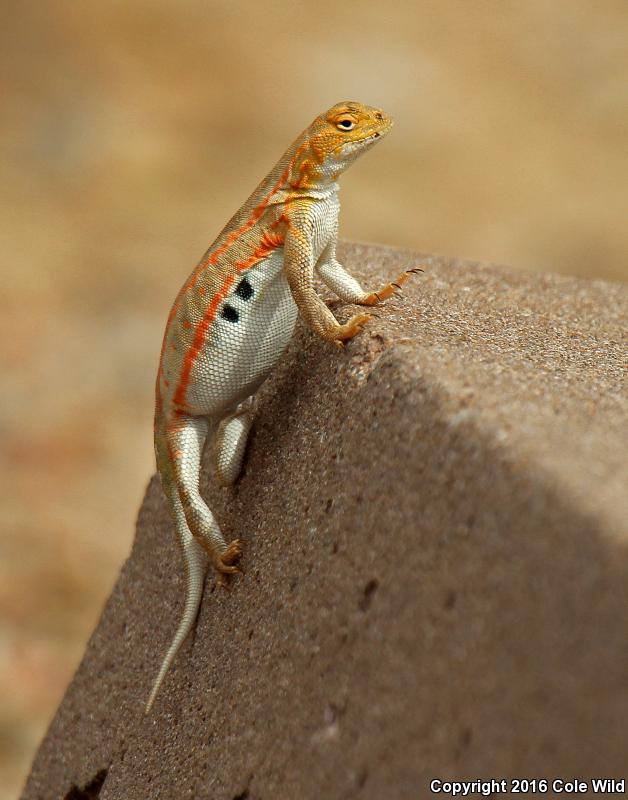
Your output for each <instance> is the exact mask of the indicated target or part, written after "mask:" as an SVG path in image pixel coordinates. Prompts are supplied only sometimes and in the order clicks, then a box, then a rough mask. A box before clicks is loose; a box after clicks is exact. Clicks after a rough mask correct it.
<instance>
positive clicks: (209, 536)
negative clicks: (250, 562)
mask: <svg viewBox="0 0 628 800" xmlns="http://www.w3.org/2000/svg"><path fill="white" fill-rule="evenodd" d="M208 429H209V421H208V420H207V419H206V418H204V417H192V416H188V415H186V414H181V415H179V416H177V417H176V418H174V419H173V420H170V421H169V422H168V424H167V425H166V427H165V438H166V443H167V452H168V458H169V465H168V466H169V467H170V469H169V470H168V472H170V474H171V475H172V480H173V483H174V486H175V487H176V491H177V494H178V496H179V499H180V501H181V506H182V508H183V512H184V514H185V519H186V522H187V524H188V526H189V529H190V531H191V532H192V534H193V536H194V538H195V539H196V541H197V542H198V543H199V544H200V545H201V546H202V547H204V548H205V550H206V551H207V552H208V554H209V556H210V558H211V560H212V563H213V565H214V567H215V568H216V569H217V570H218V572H220V573H229V572H238V571H239V570H238V568H237V567H236V566H234V565H233V562H234V561H236V560H237V559H238V557H239V556H240V554H241V553H242V543H241V542H240V540H239V539H235V540H234V541H233V542H231V543H230V544H227V543H226V542H225V540H224V538H223V536H222V533H221V532H220V528H219V527H218V523H217V522H216V520H215V519H214V515H213V514H212V513H211V511H210V510H209V508H208V507H207V504H206V503H205V501H204V500H203V498H202V497H201V495H200V492H199V472H200V468H201V454H202V452H203V446H204V444H205V440H206V438H207V432H208ZM160 471H161V472H162V475H163V470H160Z"/></svg>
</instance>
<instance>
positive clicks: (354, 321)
mask: <svg viewBox="0 0 628 800" xmlns="http://www.w3.org/2000/svg"><path fill="white" fill-rule="evenodd" d="M372 316H373V315H372V314H356V315H355V316H353V317H351V319H350V320H349V321H348V322H345V324H344V325H339V326H338V327H337V328H336V330H335V331H334V332H333V339H334V343H335V344H337V345H338V347H343V346H344V342H347V341H349V339H353V337H354V336H355V335H356V333H359V332H360V331H361V330H362V328H363V327H364V326H365V325H366V323H367V322H368V321H369V320H370V319H371V317H372Z"/></svg>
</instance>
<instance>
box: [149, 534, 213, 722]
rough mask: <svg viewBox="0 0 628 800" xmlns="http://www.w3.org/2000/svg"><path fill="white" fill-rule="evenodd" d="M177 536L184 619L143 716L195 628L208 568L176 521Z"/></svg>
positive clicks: (202, 555)
mask: <svg viewBox="0 0 628 800" xmlns="http://www.w3.org/2000/svg"><path fill="white" fill-rule="evenodd" d="M177 534H178V536H179V540H180V542H181V548H182V550H183V560H184V563H185V572H186V584H187V586H186V597H185V608H184V610H183V615H182V617H181V621H180V622H179V627H178V628H177V632H176V633H175V635H174V638H173V640H172V643H171V644H170V647H169V648H168V652H167V653H166V655H165V656H164V660H163V661H162V662H161V667H160V668H159V672H158V673H157V677H156V678H155V682H154V683H153V688H152V689H151V692H150V696H149V698H148V702H147V703H146V708H145V709H144V713H145V714H148V712H149V711H150V709H151V706H152V705H153V702H154V700H155V697H156V696H157V692H158V691H159V687H160V686H161V684H162V681H163V679H164V678H165V676H166V673H167V672H168V670H169V668H170V665H171V664H172V662H173V660H174V657H175V656H176V654H177V652H178V651H179V648H180V647H181V645H182V644H183V642H184V641H185V639H186V637H187V635H188V633H189V632H190V630H191V629H192V626H193V625H194V620H195V619H196V615H197V614H198V608H199V605H200V603H201V595H202V594H203V582H204V578H205V571H206V568H207V557H206V555H205V551H204V550H203V548H202V547H201V546H200V545H199V544H198V542H197V541H196V539H195V538H194V537H193V536H192V534H191V533H190V531H189V530H188V527H187V525H186V524H185V522H184V521H183V520H181V519H179V520H177Z"/></svg>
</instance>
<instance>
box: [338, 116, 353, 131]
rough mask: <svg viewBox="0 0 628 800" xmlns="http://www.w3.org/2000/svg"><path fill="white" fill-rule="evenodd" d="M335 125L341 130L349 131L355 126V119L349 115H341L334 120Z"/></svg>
mask: <svg viewBox="0 0 628 800" xmlns="http://www.w3.org/2000/svg"><path fill="white" fill-rule="evenodd" d="M336 127H337V128H338V129H339V130H341V131H350V130H351V129H352V128H355V121H354V120H352V119H351V118H350V117H341V118H340V119H339V120H336Z"/></svg>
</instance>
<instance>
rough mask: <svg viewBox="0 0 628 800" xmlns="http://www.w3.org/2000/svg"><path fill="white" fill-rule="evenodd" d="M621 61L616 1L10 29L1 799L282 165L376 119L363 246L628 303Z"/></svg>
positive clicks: (162, 5) (0, 35)
mask: <svg viewBox="0 0 628 800" xmlns="http://www.w3.org/2000/svg"><path fill="white" fill-rule="evenodd" d="M627 38H628V8H627V7H626V4H625V3H624V2H623V1H622V0H618V1H617V2H611V1H609V0H605V1H604V2H593V0H555V2H553V3H547V2H545V0H529V1H528V2H526V3H519V2H482V3H462V2H454V0H438V2H425V1H424V0H420V2H401V3H396V4H395V6H394V13H393V9H391V8H390V7H387V6H385V5H383V4H381V3H377V2H371V1H370V0H367V1H366V2H361V3H359V4H358V3H345V4H341V5H338V4H336V3H332V2H327V1H326V0H324V1H323V2H318V3H317V4H316V5H315V6H313V5H312V4H308V5H303V4H299V3H289V2H287V1H286V0H278V1H277V2H273V3H266V4H259V3H256V4H254V3H227V2H214V3H208V2H200V1H199V2H193V1H192V0H189V2H183V3H175V2H174V1H173V0H161V2H155V1H154V0H153V1H152V2H148V0H134V2H118V1H113V2H109V3H107V4H97V3H95V2H84V3H80V4H77V3H74V2H54V3H53V2H25V3H20V4H13V5H7V4H5V7H4V8H3V11H2V14H1V18H0V58H1V59H2V66H3V69H2V71H1V73H0V96H1V97H2V112H3V113H2V115H1V116H0V145H1V146H0V152H1V162H0V247H1V252H2V259H3V267H2V274H3V282H2V286H3V291H2V293H1V295H0V304H1V305H0V332H1V333H2V341H3V347H2V351H1V358H2V376H3V378H2V398H1V405H0V432H1V434H2V448H1V451H0V480H1V481H2V486H3V488H4V493H3V502H2V504H1V507H0V524H1V530H0V537H1V538H0V553H1V560H0V696H2V703H0V800H6V799H7V798H10V797H13V796H15V793H16V791H17V788H18V786H19V785H20V783H21V781H22V780H23V776H24V774H25V772H26V770H27V768H28V764H29V761H30V759H31V757H32V754H33V752H34V748H35V747H36V744H37V742H38V740H39V739H40V737H41V736H42V734H43V732H44V730H45V727H46V725H47V723H48V721H49V720H50V718H51V715H52V713H53V711H54V708H55V707H56V705H57V704H58V702H59V700H60V697H61V695H62V692H63V690H64V687H65V685H66V684H67V682H68V680H69V678H70V677H71V675H72V672H73V670H74V669H75V667H76V664H77V662H78V659H79V657H80V655H81V653H82V650H83V647H84V643H85V640H86V637H87V635H88V634H89V632H90V630H91V629H92V627H93V625H94V623H95V621H96V619H97V618H98V615H99V612H100V609H101V607H102V603H103V601H104V599H105V597H106V596H107V593H108V591H109V590H110V588H111V585H112V582H113V580H114V578H115V576H116V574H117V572H118V569H119V567H120V564H121V563H122V561H123V559H124V558H125V556H126V555H127V553H128V551H129V548H130V544H131V537H132V534H133V523H134V517H135V514H136V511H137V508H138V506H139V503H140V500H141V497H142V494H143V490H144V486H145V484H146V482H147V480H148V477H149V475H150V473H151V471H152V469H153V466H152V458H153V457H152V445H151V407H152V385H153V379H154V372H155V367H156V361H157V356H158V350H159V344H160V338H161V333H162V328H163V322H164V318H165V314H166V313H167V309H168V306H169V304H170V302H171V300H172V298H173V296H174V294H175V293H176V291H177V289H178V287H179V285H180V284H181V282H182V281H183V279H184V278H185V277H186V275H187V274H188V272H189V271H190V269H191V267H192V266H193V265H194V263H195V262H196V260H197V259H198V257H199V256H200V255H201V253H202V252H203V251H204V250H205V248H206V247H207V245H208V244H209V242H210V241H211V239H212V238H213V236H214V235H215V234H216V233H217V231H218V230H219V229H220V228H221V227H222V225H223V224H224V222H225V220H226V219H227V218H228V217H229V216H230V215H231V213H232V212H233V211H234V209H235V208H237V207H238V206H239V205H240V203H241V202H242V200H243V199H244V198H245V196H246V195H247V194H248V193H249V191H250V190H251V189H252V188H253V186H254V185H255V183H256V182H257V180H258V179H259V178H260V177H261V176H262V175H263V174H264V173H265V171H266V170H267V169H268V168H269V167H270V166H271V165H272V163H273V162H274V161H275V160H276V158H277V157H278V155H279V154H280V153H281V151H282V150H283V149H284V148H285V146H286V145H287V143H288V142H289V141H290V140H291V139H292V138H293V137H294V136H295V135H296V134H297V133H298V132H299V131H300V130H301V129H302V128H303V127H305V125H307V124H308V122H309V121H310V119H311V118H312V117H313V116H314V115H315V114H317V113H318V112H319V111H321V110H322V109H324V108H326V107H327V106H329V105H331V104H332V103H334V102H336V101H338V100H340V99H344V98H353V99H358V100H362V101H363V102H368V103H371V104H373V105H380V106H382V107H383V108H385V109H386V110H387V111H388V112H389V113H390V114H392V115H393V116H394V117H395V119H396V128H395V130H394V132H393V134H392V135H391V136H390V137H389V138H388V139H387V141H386V142H385V143H383V144H382V145H381V146H380V147H378V149H377V150H376V151H375V152H373V153H371V154H369V156H368V157H367V158H366V159H365V160H364V161H363V162H362V163H360V164H359V165H357V166H356V167H355V168H354V169H353V171H352V173H349V174H348V175H347V176H346V179H345V181H344V189H343V216H342V234H343V236H345V237H347V238H352V239H357V240H370V241H380V242H384V243H389V244H394V245H398V246H410V247H414V248H415V249H419V250H421V251H430V252H441V253H446V254H452V255H457V256H464V257H470V258H476V259H481V260H486V261H493V262H501V263H508V264H510V265H513V266H515V267H520V268H522V269H531V270H540V271H544V270H554V271H559V272H564V273H571V274H575V275H581V276H588V277H596V278H608V279H612V280H625V279H626V277H627V276H628V260H627V256H626V253H627V252H628V226H626V225H625V211H626V207H627V201H628V188H627V187H628V155H627V152H628V151H627V148H626V131H627V129H628V127H627V126H628V84H627V83H626V80H625V75H626V74H627V70H628V51H627V50H626V48H625V42H626V40H627Z"/></svg>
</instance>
